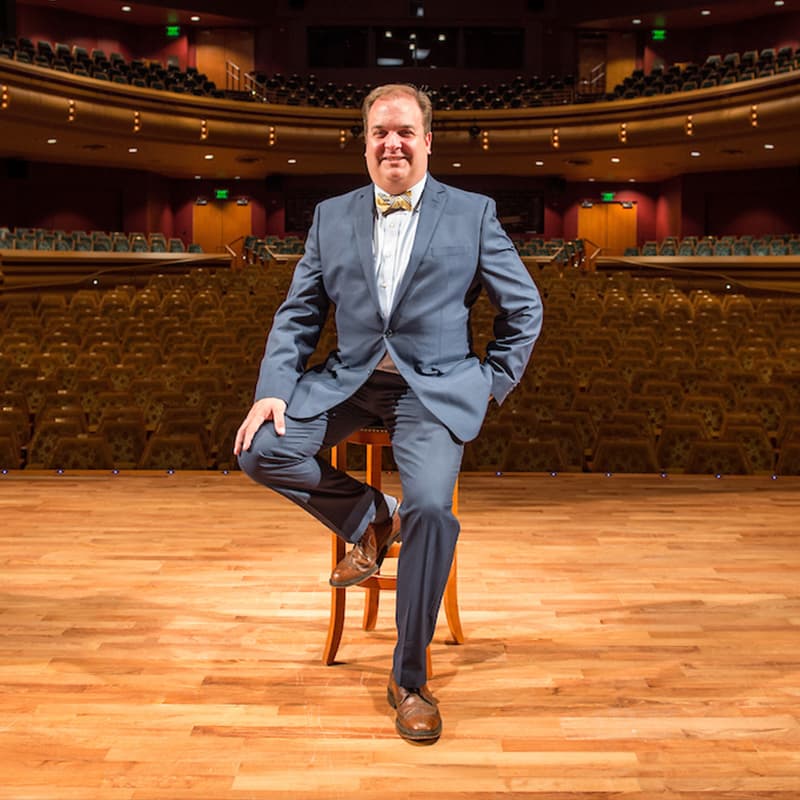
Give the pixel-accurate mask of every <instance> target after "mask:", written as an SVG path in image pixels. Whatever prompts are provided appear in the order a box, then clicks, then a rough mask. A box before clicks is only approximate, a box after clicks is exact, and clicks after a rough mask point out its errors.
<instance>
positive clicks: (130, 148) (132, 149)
mask: <svg viewBox="0 0 800 800" xmlns="http://www.w3.org/2000/svg"><path fill="white" fill-rule="evenodd" d="M128 152H129V153H138V152H139V148H138V147H129V148H128Z"/></svg>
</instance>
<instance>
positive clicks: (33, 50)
mask: <svg viewBox="0 0 800 800" xmlns="http://www.w3.org/2000/svg"><path fill="white" fill-rule="evenodd" d="M0 57H4V58H11V59H14V60H16V61H19V62H20V63H24V64H34V65H35V66H38V67H44V68H46V69H55V70H58V71H59V72H69V73H72V74H73V75H80V76H82V77H85V78H95V79H96V80H103V81H112V82H114V83H121V84H125V85H130V86H138V87H140V88H143V89H160V90H167V91H172V92H176V93H179V94H184V93H185V94H193V95H197V96H200V97H202V96H207V97H225V92H224V91H223V90H221V89H218V88H217V86H216V84H215V83H214V82H213V81H211V80H209V79H208V77H207V76H206V75H204V74H203V73H201V72H198V70H197V69H196V68H195V67H187V69H186V70H181V69H180V68H179V67H178V66H177V65H175V64H167V65H166V66H164V65H163V64H162V63H161V62H160V61H157V60H152V59H147V60H144V59H133V60H132V61H127V60H126V59H125V58H124V57H123V56H122V55H120V54H119V53H109V54H108V55H106V53H105V51H104V50H101V49H92V50H91V51H89V50H87V49H86V48H85V47H80V46H79V45H72V46H70V45H67V44H63V43H61V42H56V43H55V44H51V43H50V42H48V41H41V40H40V41H37V42H36V43H35V44H34V43H33V41H32V40H31V39H28V38H27V37H24V36H20V37H18V38H16V39H13V38H7V39H5V40H3V43H2V45H0Z"/></svg>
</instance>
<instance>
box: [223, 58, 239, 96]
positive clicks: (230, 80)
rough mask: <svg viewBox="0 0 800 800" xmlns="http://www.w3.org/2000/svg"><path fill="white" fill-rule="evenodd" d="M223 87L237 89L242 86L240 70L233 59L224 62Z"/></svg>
mask: <svg viewBox="0 0 800 800" xmlns="http://www.w3.org/2000/svg"><path fill="white" fill-rule="evenodd" d="M225 88H226V89H229V90H231V91H239V90H240V89H241V88H242V70H241V68H240V67H239V65H238V64H234V63H233V61H226V62H225Z"/></svg>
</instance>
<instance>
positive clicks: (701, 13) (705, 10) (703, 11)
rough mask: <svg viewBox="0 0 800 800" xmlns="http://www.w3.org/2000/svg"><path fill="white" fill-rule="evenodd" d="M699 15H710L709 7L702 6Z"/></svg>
mask: <svg viewBox="0 0 800 800" xmlns="http://www.w3.org/2000/svg"><path fill="white" fill-rule="evenodd" d="M700 16H701V17H710V16H711V9H710V8H704V9H703V10H702V11H701V12H700Z"/></svg>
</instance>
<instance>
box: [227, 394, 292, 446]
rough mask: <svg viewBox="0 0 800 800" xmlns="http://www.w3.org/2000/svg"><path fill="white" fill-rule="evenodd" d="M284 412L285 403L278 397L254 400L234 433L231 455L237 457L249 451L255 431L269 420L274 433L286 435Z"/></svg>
mask: <svg viewBox="0 0 800 800" xmlns="http://www.w3.org/2000/svg"><path fill="white" fill-rule="evenodd" d="M285 411H286V403H285V402H284V401H283V400H281V399H280V398H279V397H264V398H262V399H261V400H256V402H255V403H253V405H252V407H251V408H250V411H249V412H248V413H247V416H246V417H245V419H244V422H243V423H242V424H241V425H240V426H239V430H238V431H236V441H235V442H234V444H233V454H234V455H236V456H238V455H239V453H241V452H242V451H243V450H249V449H250V445H251V444H252V443H253V437H254V436H255V435H256V431H257V430H258V429H259V428H260V427H261V426H262V425H263V424H264V423H265V422H268V421H269V420H272V424H273V425H274V426H275V433H277V434H278V436H283V434H284V433H286V421H285V419H284V416H283V414H284V412H285Z"/></svg>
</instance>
